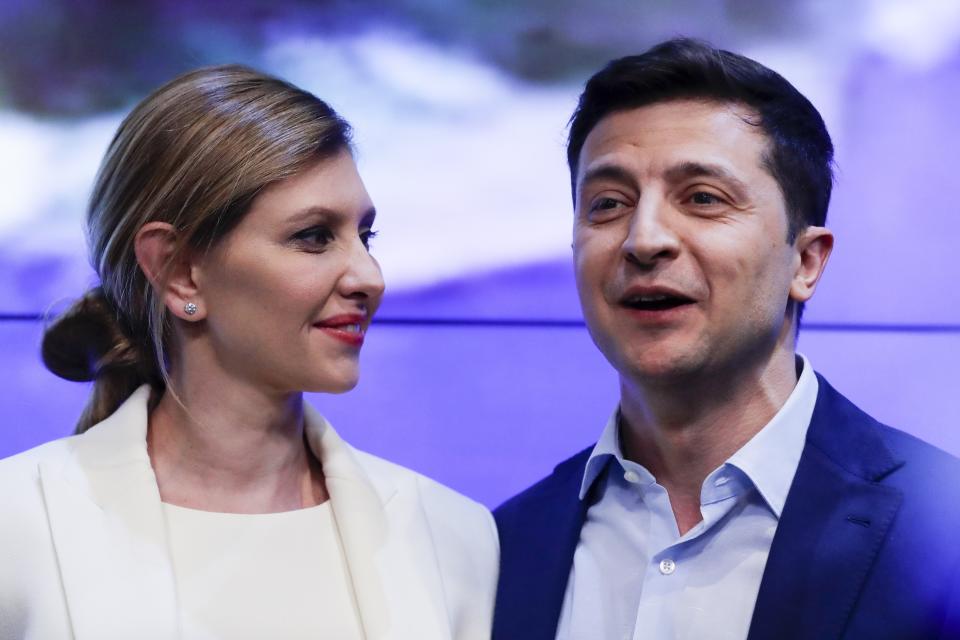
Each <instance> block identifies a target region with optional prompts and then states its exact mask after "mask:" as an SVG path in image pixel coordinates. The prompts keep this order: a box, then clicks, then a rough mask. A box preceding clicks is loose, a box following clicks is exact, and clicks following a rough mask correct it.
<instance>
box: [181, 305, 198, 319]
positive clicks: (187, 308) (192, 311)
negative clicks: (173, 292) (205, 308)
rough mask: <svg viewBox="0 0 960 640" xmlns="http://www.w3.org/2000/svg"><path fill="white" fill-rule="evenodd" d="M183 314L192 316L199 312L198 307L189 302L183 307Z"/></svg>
mask: <svg viewBox="0 0 960 640" xmlns="http://www.w3.org/2000/svg"><path fill="white" fill-rule="evenodd" d="M183 312H184V313H185V314H187V315H188V316H192V315H194V314H195V313H196V312H197V305H195V304H194V303H192V302H188V303H187V304H185V305H183Z"/></svg>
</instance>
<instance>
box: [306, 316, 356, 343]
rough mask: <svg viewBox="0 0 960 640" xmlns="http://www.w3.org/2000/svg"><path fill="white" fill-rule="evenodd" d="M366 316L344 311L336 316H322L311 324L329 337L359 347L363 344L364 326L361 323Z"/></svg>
mask: <svg viewBox="0 0 960 640" xmlns="http://www.w3.org/2000/svg"><path fill="white" fill-rule="evenodd" d="M366 319H367V317H366V316H365V315H363V314H359V313H345V314H341V315H338V316H331V317H329V318H324V319H323V320H320V321H319V322H315V323H314V324H313V326H314V327H316V328H317V329H320V330H321V331H323V332H324V333H325V334H327V335H328V336H330V337H331V338H335V339H336V340H339V341H340V342H343V343H346V344H348V345H350V346H353V347H359V346H361V345H362V344H363V335H364V333H365V332H366V328H365V327H364V326H363V323H364V322H365V321H366Z"/></svg>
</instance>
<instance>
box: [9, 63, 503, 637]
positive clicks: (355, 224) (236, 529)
mask: <svg viewBox="0 0 960 640" xmlns="http://www.w3.org/2000/svg"><path fill="white" fill-rule="evenodd" d="M349 134H350V130H349V126H348V125H347V124H346V123H345V122H344V121H343V120H342V119H340V117H339V116H338V115H337V114H336V113H334V112H333V110H331V109H330V108H329V107H328V106H327V105H326V104H325V103H323V102H322V101H320V100H319V99H317V98H316V97H314V96H313V95H311V94H309V93H306V92H304V91H301V90H299V89H297V88H295V87H293V86H291V85H289V84H287V83H285V82H282V81H280V80H277V79H275V78H272V77H269V76H265V75H262V74H260V73H258V72H255V71H253V70H250V69H247V68H244V67H238V66H224V67H214V68H207V69H200V70H198V71H194V72H192V73H188V74H186V75H184V76H181V77H180V78H177V79H175V80H173V81H172V82H170V83H169V84H167V85H165V86H164V87H161V88H160V89H159V90H157V91H156V92H155V93H154V94H152V95H151V96H149V97H148V98H147V99H145V100H144V101H143V102H142V103H140V104H139V105H138V106H137V107H136V108H135V109H134V110H133V112H132V113H131V114H130V115H129V116H128V117H127V118H126V120H124V122H123V124H122V125H121V126H120V129H119V131H118V132H117V135H116V137H115V138H114V140H113V142H112V144H111V145H110V148H109V149H108V151H107V154H106V158H105V160H104V163H103V166H102V167H101V170H100V173H99V175H98V178H97V182H96V185H95V188H94V191H93V195H92V198H91V203H90V209H89V212H88V220H87V226H88V229H87V231H88V239H89V244H90V252H91V257H92V261H93V264H94V266H95V268H96V270H97V272H98V274H99V276H100V281H101V285H100V286H99V287H97V288H95V289H93V290H92V291H90V292H88V293H87V294H86V295H85V296H84V297H83V298H82V299H81V300H80V301H79V302H77V303H76V305H74V307H73V308H71V309H70V310H68V311H67V313H66V314H65V315H64V316H63V317H61V318H60V319H59V320H58V321H57V322H56V323H55V324H54V325H53V326H51V327H50V329H49V330H48V332H47V334H46V335H45V338H44V344H43V356H44V361H45V363H46V364H47V366H48V368H50V369H51V370H52V371H53V372H54V373H57V374H58V375H61V376H63V377H66V378H68V379H73V380H91V379H92V380H93V381H94V385H93V393H92V397H91V399H90V402H89V405H88V406H87V408H86V410H85V412H84V414H83V415H82V417H81V418H80V422H79V425H78V428H77V432H78V434H79V435H76V436H73V437H70V438H65V439H63V440H58V441H55V442H51V443H48V444H46V445H43V446H40V447H38V448H36V449H33V450H31V451H28V452H26V453H23V454H20V455H18V456H14V457H13V458H9V459H7V460H4V461H2V462H0V496H2V497H0V567H2V569H0V638H4V639H5V638H67V637H75V638H77V639H79V640H83V639H90V640H94V639H96V640H102V639H109V638H175V637H181V638H266V637H272V638H338V639H339V638H368V639H371V640H372V639H379V638H410V639H417V640H423V639H428V638H453V639H457V638H478V639H479V638H486V637H489V628H490V617H491V615H492V608H493V589H494V585H495V582H496V564H497V542H496V533H495V529H494V526H493V521H492V518H491V517H490V514H489V512H487V511H486V510H485V509H484V508H483V507H481V506H479V505H477V504H475V503H473V502H471V501H469V500H467V499H466V498H463V497H461V496H459V495H457V494H455V493H453V492H452V491H450V490H448V489H445V488H443V487H441V486H440V485H438V484H436V483H434V482H432V481H430V480H427V479H426V478H424V477H422V476H419V475H417V474H415V473H413V472H412V471H408V470H405V469H402V468H400V467H397V466H395V465H392V464H390V463H388V462H385V461H383V460H380V459H378V458H375V457H373V456H371V455H368V454H364V453H362V452H359V451H357V450H355V449H352V448H351V447H350V446H349V445H347V444H346V443H344V442H343V441H342V440H341V439H340V438H339V436H338V435H337V433H336V432H335V431H334V430H333V428H332V427H331V426H330V425H329V424H328V423H327V422H326V421H325V420H324V419H323V418H322V417H321V416H320V415H319V414H317V413H315V412H314V411H313V410H312V409H311V408H310V406H309V405H308V404H306V403H305V402H304V401H303V399H302V392H304V391H314V392H316V391H323V392H331V393H339V392H343V391H347V390H349V389H351V388H352V387H353V386H354V385H355V384H356V382H357V375H358V355H359V352H360V347H361V345H362V344H363V341H364V334H365V332H366V330H367V327H368V326H369V324H370V319H371V317H372V316H373V313H374V312H375V311H376V308H377V305H378V303H379V301H380V296H381V294H382V292H383V280H382V278H381V275H380V270H379V267H378V265H377V263H376V261H375V260H374V259H373V257H372V256H371V255H370V254H369V252H368V249H369V246H368V245H369V241H370V238H371V237H372V236H373V234H374V232H373V230H372V227H373V223H374V216H375V211H374V208H373V205H372V204H371V202H370V198H369V196H368V195H367V193H366V190H365V189H364V186H363V183H362V182H361V180H360V177H359V175H358V174H357V170H356V166H355V164H354V161H353V158H352V156H351V149H350V142H349Z"/></svg>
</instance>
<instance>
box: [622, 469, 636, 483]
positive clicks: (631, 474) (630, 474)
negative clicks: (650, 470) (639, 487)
mask: <svg viewBox="0 0 960 640" xmlns="http://www.w3.org/2000/svg"><path fill="white" fill-rule="evenodd" d="M623 479H624V480H626V481H627V482H629V483H630V484H637V483H638V482H640V476H639V475H637V472H636V471H627V472H626V473H624V474H623Z"/></svg>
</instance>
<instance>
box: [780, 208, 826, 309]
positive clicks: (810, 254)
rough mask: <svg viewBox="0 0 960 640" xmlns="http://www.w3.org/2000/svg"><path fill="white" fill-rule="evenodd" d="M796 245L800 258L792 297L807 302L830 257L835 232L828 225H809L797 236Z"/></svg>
mask: <svg viewBox="0 0 960 640" xmlns="http://www.w3.org/2000/svg"><path fill="white" fill-rule="evenodd" d="M794 246H795V247H796V250H797V256H798V258H799V260H798V261H797V269H796V271H795V272H794V274H793V281H792V282H791V283H790V298H791V299H792V300H794V301H796V302H806V301H807V300H809V299H810V298H811V297H812V296H813V292H814V291H815V290H816V288H817V283H818V282H820V276H822V275H823V270H824V269H825V268H826V266H827V260H829V259H830V252H831V251H833V232H832V231H830V230H829V229H827V228H826V227H813V226H811V227H807V228H806V229H804V230H803V231H801V232H800V234H799V235H798V236H797V239H796V241H795V242H794Z"/></svg>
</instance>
